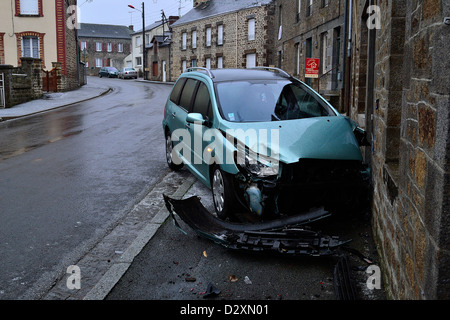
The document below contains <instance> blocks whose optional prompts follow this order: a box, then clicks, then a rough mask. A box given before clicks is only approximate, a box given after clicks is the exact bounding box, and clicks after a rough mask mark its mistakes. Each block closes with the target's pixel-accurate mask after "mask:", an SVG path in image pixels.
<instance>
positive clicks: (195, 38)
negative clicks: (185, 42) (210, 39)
mask: <svg viewBox="0 0 450 320" xmlns="http://www.w3.org/2000/svg"><path fill="white" fill-rule="evenodd" d="M196 48H197V30H194V31H192V49H196Z"/></svg>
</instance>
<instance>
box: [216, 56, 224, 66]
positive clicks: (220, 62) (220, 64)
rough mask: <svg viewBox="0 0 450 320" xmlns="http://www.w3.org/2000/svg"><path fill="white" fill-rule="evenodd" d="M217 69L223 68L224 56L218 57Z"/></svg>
mask: <svg viewBox="0 0 450 320" xmlns="http://www.w3.org/2000/svg"><path fill="white" fill-rule="evenodd" d="M217 69H223V57H217Z"/></svg>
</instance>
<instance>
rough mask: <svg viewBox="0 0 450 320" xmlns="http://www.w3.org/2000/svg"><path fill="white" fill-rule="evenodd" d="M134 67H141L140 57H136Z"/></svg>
mask: <svg viewBox="0 0 450 320" xmlns="http://www.w3.org/2000/svg"><path fill="white" fill-rule="evenodd" d="M136 65H138V66H141V65H142V57H136Z"/></svg>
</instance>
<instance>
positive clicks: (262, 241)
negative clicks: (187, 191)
mask: <svg viewBox="0 0 450 320" xmlns="http://www.w3.org/2000/svg"><path fill="white" fill-rule="evenodd" d="M164 201H165V204H166V207H167V210H168V211H169V213H170V215H171V217H172V219H173V222H174V224H175V226H176V227H177V228H179V229H180V230H181V231H182V232H184V233H186V232H185V231H184V230H183V229H182V228H181V227H180V225H179V224H178V222H177V220H176V218H175V214H176V215H178V216H179V217H180V218H181V219H182V220H183V221H184V222H185V223H186V224H187V225H188V226H189V227H190V228H192V229H193V230H194V231H195V232H196V233H197V234H198V235H200V236H202V237H204V238H207V239H210V240H212V241H214V242H215V243H217V244H219V245H222V246H224V247H227V248H230V249H239V250H251V251H263V250H268V251H276V252H279V253H283V254H293V255H298V254H307V255H313V256H320V255H330V254H332V253H333V251H334V249H336V248H338V247H340V246H342V245H344V244H346V243H348V242H349V241H340V240H339V238H338V237H329V236H325V235H321V234H320V233H318V232H315V231H310V230H304V229H300V228H299V227H300V226H301V225H305V224H307V223H311V222H314V221H317V220H320V219H323V218H325V217H328V216H330V214H329V213H328V212H327V211H325V210H324V209H316V210H312V211H309V212H306V213H302V214H299V215H295V216H288V217H283V218H280V219H276V220H271V221H266V222H257V223H235V222H228V221H223V220H221V219H218V218H217V217H215V216H214V215H212V214H211V213H210V212H209V211H208V210H207V209H206V208H205V207H204V206H203V205H202V203H201V202H200V198H199V197H191V198H188V199H185V200H175V199H171V198H170V197H168V196H166V195H164Z"/></svg>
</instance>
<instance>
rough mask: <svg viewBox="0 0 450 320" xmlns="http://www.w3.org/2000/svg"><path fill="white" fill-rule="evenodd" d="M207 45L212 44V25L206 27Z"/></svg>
mask: <svg viewBox="0 0 450 320" xmlns="http://www.w3.org/2000/svg"><path fill="white" fill-rule="evenodd" d="M206 46H207V47H210V46H211V27H208V28H206Z"/></svg>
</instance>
